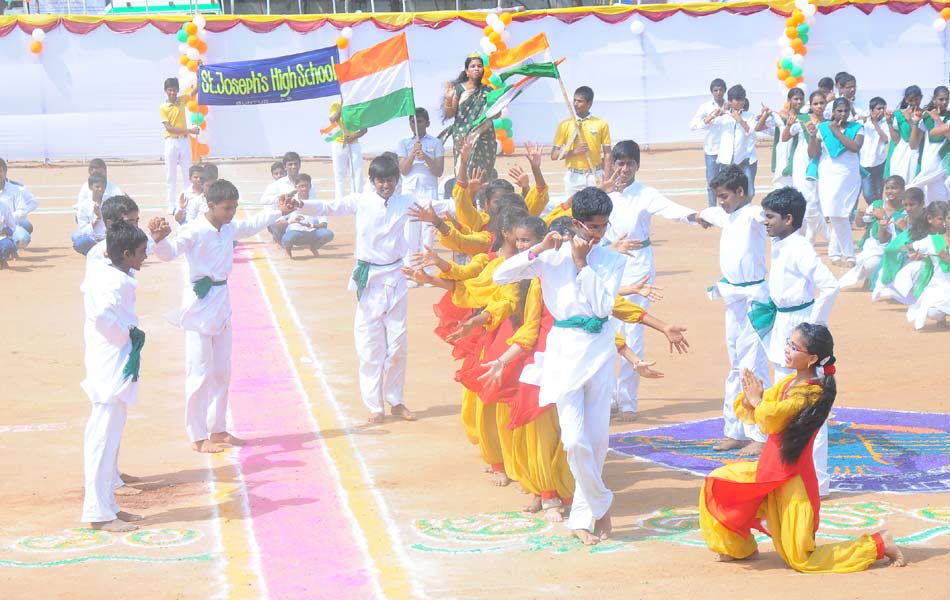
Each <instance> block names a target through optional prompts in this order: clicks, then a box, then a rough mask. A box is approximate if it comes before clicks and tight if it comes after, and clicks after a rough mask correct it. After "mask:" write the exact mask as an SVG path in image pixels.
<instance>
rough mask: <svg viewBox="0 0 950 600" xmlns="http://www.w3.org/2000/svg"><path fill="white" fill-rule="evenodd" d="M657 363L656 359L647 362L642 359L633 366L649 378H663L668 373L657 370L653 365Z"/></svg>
mask: <svg viewBox="0 0 950 600" xmlns="http://www.w3.org/2000/svg"><path fill="white" fill-rule="evenodd" d="M654 365H656V361H653V362H646V361H645V360H641V361H640V362H638V363H637V364H635V365H634V366H633V368H634V369H636V371H637V373H639V374H640V377H645V378H647V379H663V378H664V377H666V375H665V374H664V373H663V372H662V371H655V370H654V369H653V366H654Z"/></svg>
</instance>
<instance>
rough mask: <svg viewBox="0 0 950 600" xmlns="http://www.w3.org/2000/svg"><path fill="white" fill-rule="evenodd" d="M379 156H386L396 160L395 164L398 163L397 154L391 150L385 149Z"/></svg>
mask: <svg viewBox="0 0 950 600" xmlns="http://www.w3.org/2000/svg"><path fill="white" fill-rule="evenodd" d="M380 156H385V157H386V158H388V159H390V160H393V161H396V164H397V165H398V164H399V155H398V154H396V153H395V152H393V151H392V150H387V151H385V152H383V153H382V154H380Z"/></svg>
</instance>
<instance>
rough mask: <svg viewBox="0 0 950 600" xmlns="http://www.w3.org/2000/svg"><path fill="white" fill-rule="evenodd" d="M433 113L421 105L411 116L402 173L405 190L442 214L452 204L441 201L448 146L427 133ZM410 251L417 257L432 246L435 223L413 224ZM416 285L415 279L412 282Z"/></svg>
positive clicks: (402, 145) (403, 146) (400, 154)
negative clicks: (440, 178) (410, 135)
mask: <svg viewBox="0 0 950 600" xmlns="http://www.w3.org/2000/svg"><path fill="white" fill-rule="evenodd" d="M428 127H429V112H428V111H426V109H424V108H417V109H416V114H415V116H411V117H409V129H410V130H411V131H412V132H413V136H412V137H409V138H405V139H404V140H402V141H401V142H399V148H398V151H397V152H396V154H397V156H398V157H399V172H400V173H401V174H402V192H403V193H404V194H406V195H408V196H412V197H414V198H415V199H416V200H417V201H418V202H419V203H420V204H421V205H422V206H427V205H428V204H429V203H432V204H433V206H434V207H435V208H436V210H437V211H438V213H439V214H442V213H443V212H444V211H446V210H448V209H449V203H447V202H443V201H441V200H439V177H441V176H442V171H443V170H444V168H445V147H444V146H443V144H442V140H440V139H439V138H436V137H432V136H431V135H429V134H428V133H427V131H426V130H427V129H428ZM408 235H409V254H408V255H407V256H414V255H416V254H419V253H420V252H425V249H426V247H432V242H433V240H434V239H435V232H434V231H433V230H432V225H431V224H429V223H423V222H421V221H413V222H412V223H410V224H409V234H408ZM410 285H414V282H410Z"/></svg>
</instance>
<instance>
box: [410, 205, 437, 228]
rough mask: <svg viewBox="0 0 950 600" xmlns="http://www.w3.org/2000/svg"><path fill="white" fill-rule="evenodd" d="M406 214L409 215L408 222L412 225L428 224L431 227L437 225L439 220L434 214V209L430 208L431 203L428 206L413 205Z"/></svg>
mask: <svg viewBox="0 0 950 600" xmlns="http://www.w3.org/2000/svg"><path fill="white" fill-rule="evenodd" d="M406 213H407V214H408V215H409V220H410V221H412V222H413V223H420V222H421V223H430V224H432V225H437V224H438V223H439V221H440V220H441V219H439V215H438V213H436V212H435V209H434V208H432V203H431V202H429V206H428V207H425V206H421V205H419V204H418V203H415V202H414V203H413V204H412V206H410V207H409V208H408V209H406Z"/></svg>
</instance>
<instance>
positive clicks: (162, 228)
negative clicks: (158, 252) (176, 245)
mask: <svg viewBox="0 0 950 600" xmlns="http://www.w3.org/2000/svg"><path fill="white" fill-rule="evenodd" d="M148 232H149V234H151V236H152V241H153V242H155V243H156V244H157V243H158V242H160V241H162V240H164V239H165V238H167V237H168V236H169V235H170V234H171V232H172V226H171V225H169V224H168V221H166V220H165V217H152V218H151V219H149V221H148Z"/></svg>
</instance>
